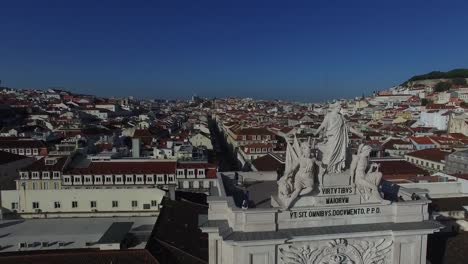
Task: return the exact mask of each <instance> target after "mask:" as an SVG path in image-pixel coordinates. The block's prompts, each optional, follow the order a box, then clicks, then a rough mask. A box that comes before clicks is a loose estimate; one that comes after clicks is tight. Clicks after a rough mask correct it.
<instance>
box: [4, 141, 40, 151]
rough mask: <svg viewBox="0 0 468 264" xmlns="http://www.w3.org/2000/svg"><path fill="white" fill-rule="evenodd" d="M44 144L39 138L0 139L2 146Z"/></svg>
mask: <svg viewBox="0 0 468 264" xmlns="http://www.w3.org/2000/svg"><path fill="white" fill-rule="evenodd" d="M45 147H46V144H45V143H44V142H43V141H40V140H21V139H18V140H0V149H2V148H45Z"/></svg>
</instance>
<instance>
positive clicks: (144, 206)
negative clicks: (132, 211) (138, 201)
mask: <svg viewBox="0 0 468 264" xmlns="http://www.w3.org/2000/svg"><path fill="white" fill-rule="evenodd" d="M143 209H145V210H149V209H151V207H150V204H144V205H143Z"/></svg>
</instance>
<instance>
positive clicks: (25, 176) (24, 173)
mask: <svg viewBox="0 0 468 264" xmlns="http://www.w3.org/2000/svg"><path fill="white" fill-rule="evenodd" d="M20 175H21V179H27V178H28V172H26V171H22V172H20Z"/></svg>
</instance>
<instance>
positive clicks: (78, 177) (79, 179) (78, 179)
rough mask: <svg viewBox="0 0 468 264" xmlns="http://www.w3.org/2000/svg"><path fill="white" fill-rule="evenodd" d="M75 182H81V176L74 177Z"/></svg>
mask: <svg viewBox="0 0 468 264" xmlns="http://www.w3.org/2000/svg"><path fill="white" fill-rule="evenodd" d="M73 182H74V183H78V184H81V176H74V177H73Z"/></svg>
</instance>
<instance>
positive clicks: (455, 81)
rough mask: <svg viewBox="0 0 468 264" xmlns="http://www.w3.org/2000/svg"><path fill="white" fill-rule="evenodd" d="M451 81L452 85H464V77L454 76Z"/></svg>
mask: <svg viewBox="0 0 468 264" xmlns="http://www.w3.org/2000/svg"><path fill="white" fill-rule="evenodd" d="M452 83H453V84H454V85H459V86H465V85H466V79H465V78H455V79H453V80H452Z"/></svg>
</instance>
